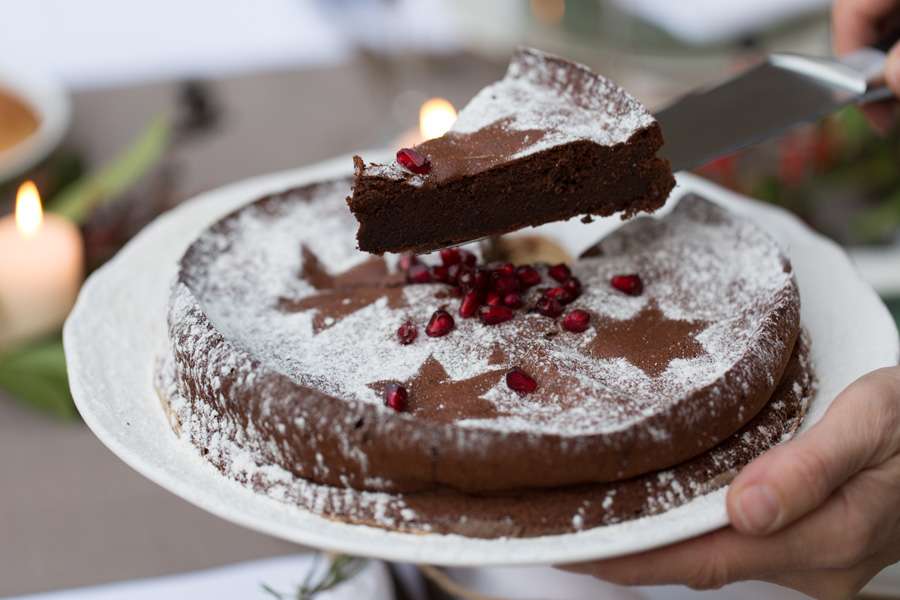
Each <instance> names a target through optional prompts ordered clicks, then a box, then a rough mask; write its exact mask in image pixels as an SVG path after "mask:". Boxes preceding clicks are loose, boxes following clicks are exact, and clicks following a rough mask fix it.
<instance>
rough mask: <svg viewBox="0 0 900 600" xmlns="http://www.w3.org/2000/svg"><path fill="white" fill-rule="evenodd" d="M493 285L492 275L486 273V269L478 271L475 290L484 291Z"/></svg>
mask: <svg viewBox="0 0 900 600" xmlns="http://www.w3.org/2000/svg"><path fill="white" fill-rule="evenodd" d="M490 283H491V277H490V273H488V272H487V271H485V270H484V269H478V270H477V271H476V272H475V283H474V285H475V289H476V290H481V291H484V290H486V289H487V288H488V285H489V284H490Z"/></svg>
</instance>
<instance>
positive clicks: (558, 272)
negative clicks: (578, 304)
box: [547, 263, 572, 283]
mask: <svg viewBox="0 0 900 600" xmlns="http://www.w3.org/2000/svg"><path fill="white" fill-rule="evenodd" d="M547 274H548V275H549V276H550V277H552V278H553V279H555V280H557V281H558V282H560V283H564V282H565V281H566V279H568V278H569V277H571V276H572V271H570V270H569V267H567V266H566V265H565V263H559V264H558V265H553V266H552V267H550V268H549V269H547Z"/></svg>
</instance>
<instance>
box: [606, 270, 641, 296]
mask: <svg viewBox="0 0 900 600" xmlns="http://www.w3.org/2000/svg"><path fill="white" fill-rule="evenodd" d="M609 284H610V285H611V286H613V287H614V288H616V289H617V290H619V291H620V292H622V293H623V294H628V295H629V296H640V295H641V293H642V292H643V291H644V282H643V281H641V277H640V276H639V275H637V274H636V273H629V274H627V275H613V276H612V278H611V279H610V280H609Z"/></svg>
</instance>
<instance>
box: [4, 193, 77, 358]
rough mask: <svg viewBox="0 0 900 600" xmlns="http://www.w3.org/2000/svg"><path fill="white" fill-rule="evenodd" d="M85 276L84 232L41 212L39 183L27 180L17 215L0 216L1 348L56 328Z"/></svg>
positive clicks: (19, 197) (17, 201)
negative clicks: (82, 237) (82, 234)
mask: <svg viewBox="0 0 900 600" xmlns="http://www.w3.org/2000/svg"><path fill="white" fill-rule="evenodd" d="M83 276H84V256H83V247H82V241H81V233H80V232H79V231H78V228H77V227H76V226H75V225H74V224H73V223H71V222H70V221H67V220H66V219H63V218H61V217H58V216H56V215H52V214H47V215H45V214H43V210H42V208H41V198H40V195H39V194H38V190H37V187H36V186H35V185H34V183H32V182H30V181H26V182H25V183H23V184H22V185H21V186H20V187H19V191H18V193H17V194H16V210H15V214H14V215H10V216H8V217H4V218H2V219H0V349H4V348H6V347H9V346H10V345H12V344H13V343H15V342H19V341H23V340H27V339H30V338H33V337H37V336H40V335H43V334H48V333H50V332H52V331H54V330H56V329H58V328H59V326H60V325H61V324H62V322H63V321H64V320H65V318H66V316H67V315H68V314H69V311H70V310H71V309H72V305H73V304H74V303H75V297H76V295H77V294H78V289H79V287H80V286H81V282H82V278H83Z"/></svg>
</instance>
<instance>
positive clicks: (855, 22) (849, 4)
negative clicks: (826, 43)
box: [831, 0, 897, 55]
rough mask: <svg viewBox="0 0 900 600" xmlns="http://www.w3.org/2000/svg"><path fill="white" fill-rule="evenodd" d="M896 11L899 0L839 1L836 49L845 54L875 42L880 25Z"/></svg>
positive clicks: (835, 16)
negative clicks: (897, 0)
mask: <svg viewBox="0 0 900 600" xmlns="http://www.w3.org/2000/svg"><path fill="white" fill-rule="evenodd" d="M896 10H897V2H896V1H895V0H836V1H835V3H834V5H833V7H832V13H831V23H832V34H831V35H832V43H833V45H834V50H835V52H836V53H837V54H838V55H842V54H846V53H848V52H852V51H853V50H856V49H857V48H861V47H863V46H865V45H866V44H871V43H873V42H875V41H876V40H877V39H878V32H879V26H880V24H881V23H882V22H883V21H884V20H885V19H886V18H887V17H888V16H889V15H890V14H891V13H893V12H895V11H896Z"/></svg>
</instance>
